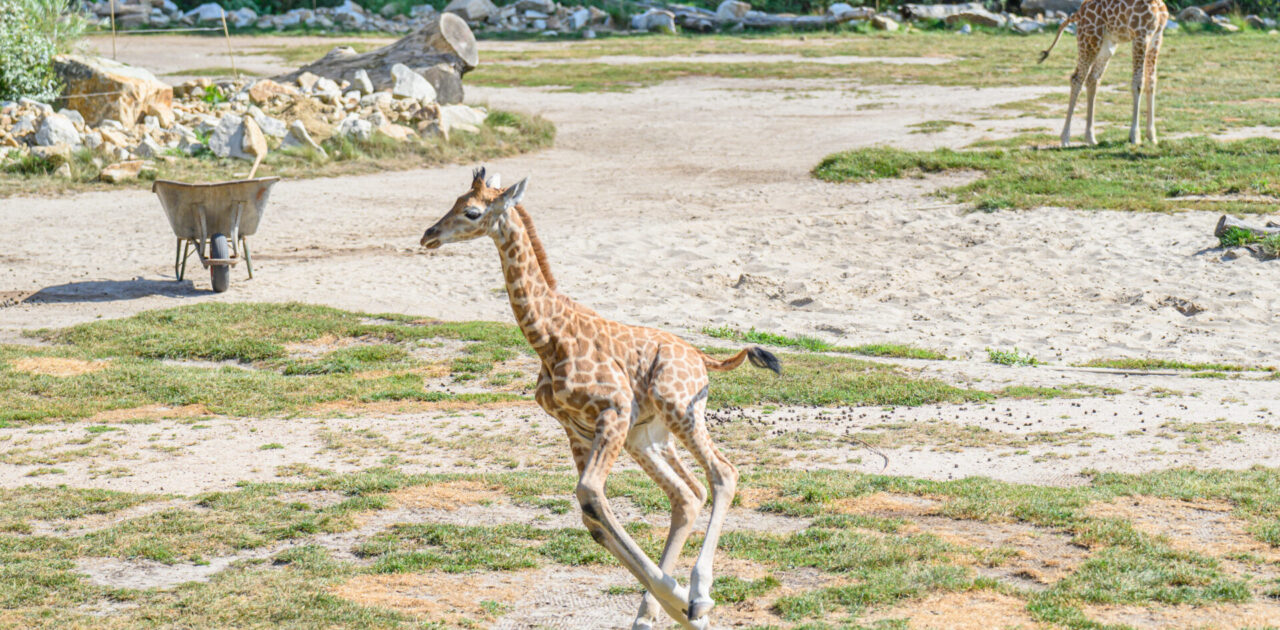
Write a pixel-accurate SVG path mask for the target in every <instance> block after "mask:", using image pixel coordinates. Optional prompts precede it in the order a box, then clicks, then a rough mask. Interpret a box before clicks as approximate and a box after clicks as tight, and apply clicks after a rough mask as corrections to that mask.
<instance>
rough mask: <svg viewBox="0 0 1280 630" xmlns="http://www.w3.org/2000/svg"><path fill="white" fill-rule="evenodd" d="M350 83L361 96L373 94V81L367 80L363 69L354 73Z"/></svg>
mask: <svg viewBox="0 0 1280 630" xmlns="http://www.w3.org/2000/svg"><path fill="white" fill-rule="evenodd" d="M351 83H352V85H355V86H356V88H357V89H359V90H360V93H361V94H373V81H370V80H369V73H368V72H366V71H365V70H364V68H361V69H359V70H356V71H355V73H354V74H353V75H352V76H351Z"/></svg>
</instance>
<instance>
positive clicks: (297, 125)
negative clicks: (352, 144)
mask: <svg viewBox="0 0 1280 630" xmlns="http://www.w3.org/2000/svg"><path fill="white" fill-rule="evenodd" d="M280 146H282V147H285V148H288V147H309V148H310V149H311V150H313V151H315V152H316V153H319V154H320V157H323V158H327V157H329V155H328V154H327V153H325V150H324V147H321V146H320V144H319V143H317V142H316V141H315V140H313V139H312V138H311V134H310V133H307V127H306V125H303V124H302V121H300V120H295V121H293V124H291V125H289V135H287V136H285V138H284V142H281V143H280Z"/></svg>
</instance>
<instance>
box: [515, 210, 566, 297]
mask: <svg viewBox="0 0 1280 630" xmlns="http://www.w3.org/2000/svg"><path fill="white" fill-rule="evenodd" d="M516 213H517V214H519V215H520V222H521V223H523V224H524V231H525V233H526V234H528V235H529V241H530V242H531V243H533V255H534V256H535V257H537V259H538V269H539V270H540V271H541V272H542V279H543V280H544V281H546V283H547V286H548V287H550V288H551V289H555V288H556V278H555V276H553V275H551V263H549V262H547V250H546V249H545V248H544V247H543V246H542V240H541V239H539V238H538V230H536V229H535V228H534V227H533V219H531V218H529V213H528V212H527V211H526V210H525V209H524V204H519V203H518V204H516Z"/></svg>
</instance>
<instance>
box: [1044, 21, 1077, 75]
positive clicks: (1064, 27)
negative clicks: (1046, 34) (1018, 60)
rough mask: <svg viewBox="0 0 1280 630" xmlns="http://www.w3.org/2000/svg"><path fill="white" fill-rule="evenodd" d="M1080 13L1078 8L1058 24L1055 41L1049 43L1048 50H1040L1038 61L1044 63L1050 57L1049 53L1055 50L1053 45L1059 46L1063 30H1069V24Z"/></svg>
mask: <svg viewBox="0 0 1280 630" xmlns="http://www.w3.org/2000/svg"><path fill="white" fill-rule="evenodd" d="M1079 15H1080V11H1079V10H1076V12H1075V13H1072V14H1071V17H1068V18H1067V19H1065V20H1063V21H1062V24H1059V25H1058V34H1057V35H1054V36H1053V43H1052V44H1049V48H1048V50H1042V51H1040V60H1039V61H1037V62H1036V63H1044V60H1045V59H1048V58H1049V53H1050V52H1052V51H1053V47H1054V46H1057V45H1058V40H1059V39H1061V38H1062V31H1065V30H1067V25H1068V24H1070V23H1072V22H1074V21H1076V17H1077V16H1079Z"/></svg>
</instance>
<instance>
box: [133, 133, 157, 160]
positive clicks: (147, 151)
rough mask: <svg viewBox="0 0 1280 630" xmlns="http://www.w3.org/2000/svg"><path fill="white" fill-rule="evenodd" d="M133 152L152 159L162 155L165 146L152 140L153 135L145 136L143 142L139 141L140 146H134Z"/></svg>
mask: <svg viewBox="0 0 1280 630" xmlns="http://www.w3.org/2000/svg"><path fill="white" fill-rule="evenodd" d="M133 152H134V153H135V154H137V155H138V156H141V157H144V158H147V159H151V158H156V157H160V155H161V154H163V153H164V147H162V146H160V145H159V144H157V143H156V141H155V140H152V139H151V136H143V138H142V142H139V143H138V146H136V147H134V149H133Z"/></svg>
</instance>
